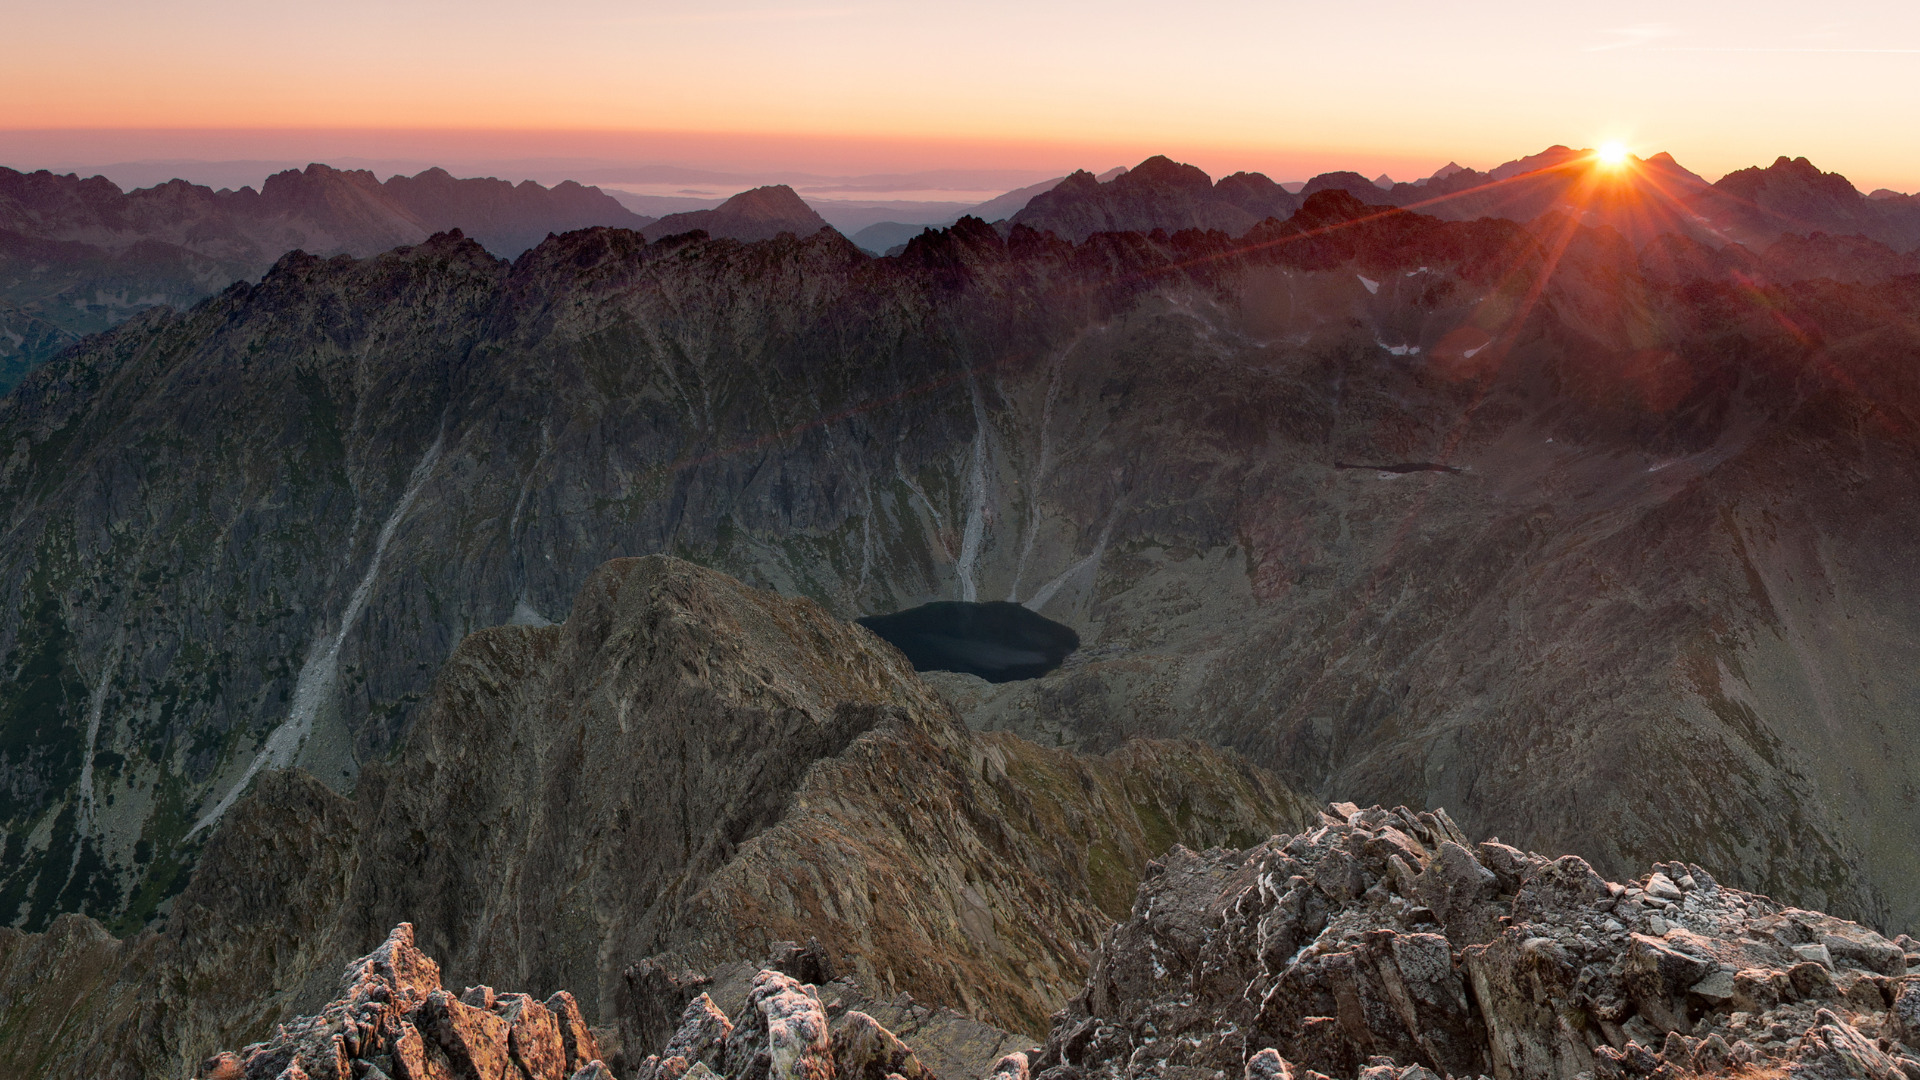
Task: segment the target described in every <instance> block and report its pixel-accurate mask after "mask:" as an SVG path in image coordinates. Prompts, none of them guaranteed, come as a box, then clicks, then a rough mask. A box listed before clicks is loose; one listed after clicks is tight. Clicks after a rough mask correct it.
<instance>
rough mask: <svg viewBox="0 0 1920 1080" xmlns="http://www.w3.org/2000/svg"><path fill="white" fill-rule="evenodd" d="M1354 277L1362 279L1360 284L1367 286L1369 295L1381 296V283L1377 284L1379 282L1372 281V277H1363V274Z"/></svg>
mask: <svg viewBox="0 0 1920 1080" xmlns="http://www.w3.org/2000/svg"><path fill="white" fill-rule="evenodd" d="M1353 276H1354V277H1357V278H1359V279H1360V284H1362V285H1365V286H1366V287H1367V292H1368V293H1370V294H1372V295H1374V296H1378V295H1380V283H1379V282H1377V281H1375V280H1373V279H1372V278H1370V277H1366V276H1364V275H1361V274H1355V275H1353Z"/></svg>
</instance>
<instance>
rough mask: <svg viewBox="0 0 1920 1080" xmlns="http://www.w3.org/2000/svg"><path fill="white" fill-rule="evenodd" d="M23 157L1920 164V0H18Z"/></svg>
mask: <svg viewBox="0 0 1920 1080" xmlns="http://www.w3.org/2000/svg"><path fill="white" fill-rule="evenodd" d="M0 25H5V26H7V27H8V34H7V36H8V38H9V39H10V40H11V42H12V46H11V47H10V48H9V49H8V50H7V53H8V55H7V62H6V64H5V65H4V67H0V164H7V165H11V166H14V167H42V166H46V165H54V164H61V165H77V164H84V163H104V162H113V161H133V160H176V159H202V160H224V159H233V158H282V157H285V158H288V159H309V160H328V159H329V158H345V157H361V158H381V159H386V158H407V159H410V160H411V159H419V160H436V161H447V162H456V161H493V162H499V161H512V160H518V159H529V160H530V159H582V160H585V159H592V160H599V161H623V162H661V163H674V164H684V165H694V166H700V167H707V168H720V169H726V168H733V169H768V168H771V169H801V170H807V171H812V172H819V173H830V174H858V173H867V172H884V171H911V170H917V169H936V168H979V169H1002V170H1009V171H1012V172H1016V173H1018V172H1028V173H1031V174H1033V175H1036V176H1039V175H1057V174H1058V173H1059V172H1062V171H1065V170H1068V169H1071V168H1076V167H1086V168H1090V169H1095V170H1099V169H1104V168H1107V167H1109V166H1112V165H1117V164H1132V163H1134V162H1137V161H1139V160H1140V159H1141V158H1143V157H1146V156H1147V155H1149V154H1153V153H1167V154H1169V155H1171V156H1173V157H1175V158H1177V159H1179V160H1184V161H1189V162H1192V163H1193V164H1196V165H1199V166H1200V167H1201V168H1203V169H1206V170H1207V171H1208V172H1210V173H1212V174H1214V175H1216V176H1219V175H1224V174H1226V173H1229V172H1232V171H1235V170H1238V169H1252V170H1259V171H1263V172H1267V173H1268V174H1269V175H1272V176H1274V178H1275V179H1304V178H1306V177H1308V176H1311V175H1313V174H1315V173H1317V172H1321V171H1325V170H1328V169H1334V168H1351V169H1356V170H1358V171H1361V172H1364V173H1366V174H1367V175H1369V176H1372V175H1377V174H1378V173H1381V172H1386V173H1389V174H1390V175H1393V176H1394V177H1395V178H1396V179H1412V178H1414V177H1417V176H1423V175H1426V174H1428V173H1431V172H1432V171H1433V170H1434V169H1435V168H1437V167H1439V166H1440V165H1443V164H1445V163H1446V162H1447V161H1449V160H1454V161H1458V162H1460V163H1461V164H1464V165H1469V166H1474V167H1478V168H1483V169H1484V168H1489V167H1491V166H1493V165H1496V164H1498V163H1500V162H1502V161H1506V160H1510V159H1512V158H1516V157H1521V156H1524V155H1526V154H1530V153H1534V152H1537V151H1539V150H1541V149H1543V148H1545V147H1546V146H1549V145H1552V144H1554V143H1564V144H1567V145H1572V146H1594V145H1598V144H1600V143H1602V142H1606V141H1612V140H1617V141H1621V142H1624V143H1625V144H1627V145H1628V146H1629V147H1631V148H1632V149H1633V150H1634V151H1635V152H1637V153H1640V154H1642V155H1643V156H1644V155H1649V154H1652V153H1655V152H1658V151H1663V150H1664V151H1668V152H1671V153H1672V154H1674V156H1675V157H1677V158H1678V159H1679V160H1680V161H1681V163H1682V164H1684V165H1686V166H1687V167H1689V168H1691V169H1693V170H1694V171H1696V172H1699V173H1701V174H1703V175H1706V176H1708V177H1709V178H1710V179H1711V178H1715V177H1718V176H1720V175H1722V174H1724V173H1725V172H1727V171H1730V170H1732V169H1736V168H1741V167H1744V166H1747V165H1754V164H1760V165H1764V164H1767V163H1769V162H1771V161H1772V160H1773V159H1774V158H1775V157H1777V156H1779V155H1781V154H1786V155H1789V156H1801V155H1804V156H1806V157H1809V158H1811V159H1812V160H1813V161H1814V162H1815V163H1816V164H1818V165H1819V166H1821V167H1822V168H1824V169H1827V170H1830V171H1838V172H1842V173H1845V174H1846V175H1847V176H1848V177H1849V179H1852V180H1853V181H1854V182H1855V184H1856V186H1858V187H1860V188H1861V190H1863V191H1866V190H1871V189H1873V188H1876V187H1883V186H1884V187H1891V188H1893V189H1895V190H1898V191H1903V192H1912V191H1915V190H1920V138H1916V137H1915V134H1914V133H1915V130H1916V128H1917V127H1920V125H1917V124H1916V117H1920V4H1916V3H1913V2H1912V0H1830V2H1828V3H1826V4H1822V5H1811V4H1806V3H1804V2H1796V3H1783V2H1777V0H1738V2H1733V0H1665V2H1659V3H1650V2H1640V0H1627V2H1614V3H1606V4H1598V3H1595V4H1568V3H1542V2H1541V0H1524V2H1521V0H1482V2H1468V3H1434V2H1433V0H1372V2H1370V3H1367V4H1336V3H1328V2H1326V0H1314V2H1311V3H1300V2H1295V0H1264V2H1252V0H1214V2H1206V0H1189V2H1188V3H1184V4H1171V3H1167V2H1165V0H1156V2H1152V3H1148V2H1140V0H989V2H974V3H957V2H944V3H921V2H914V3H905V2H861V0H851V2H844V3H842V2H837V0H713V2H708V3H700V4H693V3H684V2H683V3H674V4H667V3H657V2H645V0H642V2H624V3H616V2H610V0H558V2H553V3H548V4H543V5H529V4H526V3H524V2H522V0H516V2H514V3H505V2H499V0H458V2H451V0H378V2H373V0H332V2H330V3H327V4H300V5H295V4H287V3H281V2H274V0H245V2H238V0H176V2H175V3H172V4H165V5H162V4H154V3H152V2H151V0H141V2H138V3H135V2H130V0H91V2H90V3H88V4H86V5H70V4H50V3H46V2H44V0H33V2H30V3H29V2H26V0H0Z"/></svg>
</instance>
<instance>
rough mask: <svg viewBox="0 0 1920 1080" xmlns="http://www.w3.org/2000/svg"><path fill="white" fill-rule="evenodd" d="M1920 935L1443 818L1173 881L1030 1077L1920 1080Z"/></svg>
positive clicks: (1404, 820)
mask: <svg viewBox="0 0 1920 1080" xmlns="http://www.w3.org/2000/svg"><path fill="white" fill-rule="evenodd" d="M1913 947H1914V943H1913V942H1912V940H1911V939H1907V938H1901V939H1899V940H1898V941H1889V940H1887V939H1886V938H1884V937H1882V936H1880V935H1879V934H1876V933H1874V932H1873V931H1872V930H1869V929H1867V928H1866V927H1863V926H1860V925H1858V924H1856V923H1851V922H1847V921H1845V920H1842V919H1837V918H1834V917H1832V916H1829V915H1825V914H1822V913H1820V912H1814V911H1804V910H1800V909H1797V908H1792V907H1787V906H1784V905H1781V904H1778V903H1776V902H1774V901H1772V900H1770V899H1769V898H1767V897H1765V896H1760V895H1756V894H1753V893H1748V892H1742V891H1740V890H1738V889H1732V888H1728V887H1725V886H1722V885H1720V884H1719V883H1718V882H1716V881H1715V880H1714V879H1713V877H1712V876H1711V875H1710V874H1709V873H1708V872H1707V871H1706V870H1704V869H1703V868H1701V867H1699V866H1694V865H1688V864H1682V863H1670V864H1659V865H1656V866H1655V867H1654V868H1653V871H1652V872H1651V873H1649V874H1648V875H1646V876H1645V877H1643V878H1640V879H1637V880H1635V881H1631V882H1627V883H1625V884H1620V883H1614V882H1609V881H1605V880H1603V879H1602V878H1601V877H1600V876H1599V875H1598V874H1596V873H1594V871H1593V869H1592V868H1591V867H1590V866H1588V865H1587V863H1586V862H1585V861H1584V860H1582V859H1579V858H1576V857H1573V856H1566V857H1562V858H1559V859H1553V860H1549V859H1546V858H1543V857H1541V856H1538V855H1533V854H1530V853H1526V852H1520V851H1517V850H1515V849H1514V848H1511V847H1508V846H1506V845H1504V844H1500V843H1498V842H1488V843H1482V844H1478V845H1474V846H1472V847H1469V845H1468V840H1467V838H1466V837H1465V836H1464V835H1463V834H1462V833H1461V832H1460V830H1459V829H1458V828H1457V827H1456V826H1455V825H1454V824H1453V823H1452V821H1451V820H1450V819H1449V818H1448V817H1447V815H1446V814H1445V813H1444V812H1434V813H1413V812H1410V811H1408V810H1406V809H1404V808H1401V809H1395V810H1391V811H1389V810H1383V809H1381V808H1379V807H1374V808H1372V809H1368V810H1360V809H1358V808H1356V807H1354V806H1353V805H1352V804H1346V803H1341V804H1335V805H1334V806H1333V807H1332V808H1331V812H1330V813H1327V814H1325V815H1323V818H1322V824H1321V825H1320V826H1319V827H1318V828H1316V829H1314V830H1312V831H1311V832H1307V833H1302V834H1299V835H1295V836H1276V837H1274V838H1273V839H1271V840H1269V841H1267V842H1266V843H1264V844H1261V845H1259V846H1257V847H1254V848H1251V849H1247V850H1241V851H1228V850H1215V851H1208V852H1204V853H1201V852H1194V851H1189V850H1184V849H1182V850H1177V851H1175V852H1174V853H1173V854H1171V855H1169V856H1168V857H1167V858H1166V859H1164V860H1161V861H1159V862H1157V863H1155V864H1154V867H1153V868H1152V870H1151V871H1150V873H1149V877H1148V879H1147V880H1146V882H1145V883H1144V884H1142V886H1141V888H1140V892H1139V895H1138V898H1137V899H1136V901H1135V904H1134V912H1133V916H1132V918H1130V919H1129V920H1128V921H1127V922H1125V923H1124V924H1122V925H1120V926H1118V927H1116V928H1115V929H1114V930H1113V932H1112V933H1111V934H1109V935H1108V937H1107V939H1106V941H1105V942H1104V944H1103V945H1102V947H1101V950H1100V953H1099V955H1098V957H1097V958H1096V960H1095V962H1094V967H1093V971H1092V973H1091V974H1090V975H1089V976H1088V981H1087V986H1086V989H1085V990H1084V991H1083V993H1082V994H1081V995H1080V996H1079V997H1077V998H1075V999H1074V1001H1073V1003H1072V1005H1071V1006H1070V1007H1069V1008H1068V1009H1067V1010H1065V1011H1063V1012H1062V1013H1061V1014H1060V1015H1058V1016H1057V1017H1056V1018H1055V1025H1054V1029H1053V1032H1052V1034H1051V1035H1050V1036H1049V1038H1048V1042H1047V1045H1046V1048H1045V1050H1044V1051H1043V1052H1042V1053H1041V1055H1040V1056H1039V1059H1038V1060H1037V1061H1036V1062H1034V1069H1035V1071H1036V1073H1037V1074H1038V1075H1041V1076H1045V1077H1050V1078H1051V1080H1069V1078H1074V1080H1077V1078H1082V1077H1108V1078H1111V1077H1122V1076H1124V1077H1128V1078H1131V1080H1137V1078H1140V1077H1147V1076H1166V1077H1184V1078H1193V1080H1198V1078H1201V1077H1207V1076H1216V1077H1217V1076H1240V1075H1242V1074H1243V1073H1244V1075H1245V1076H1247V1077H1248V1078H1250V1080H1251V1078H1254V1077H1271V1076H1300V1075H1302V1074H1303V1073H1304V1074H1305V1075H1306V1076H1309V1077H1313V1076H1320V1075H1325V1076H1332V1077H1362V1078H1365V1080H1389V1078H1399V1080H1411V1078H1418V1077H1426V1076H1432V1075H1435V1074H1439V1075H1445V1076H1471V1075H1477V1074H1488V1075H1492V1076H1495V1077H1498V1078H1500V1080H1575V1078H1576V1077H1579V1078H1582V1080H1593V1078H1599V1080H1633V1078H1638V1077H1660V1078H1668V1077H1677V1076H1679V1075H1681V1074H1684V1073H1702V1074H1721V1073H1726V1072H1729V1071H1732V1070H1736V1069H1741V1068H1749V1069H1777V1070H1781V1071H1784V1072H1785V1073H1786V1074H1788V1075H1791V1076H1795V1077H1807V1078H1813V1077H1820V1078H1827V1077H1831V1078H1833V1080H1840V1078H1842V1077H1846V1078H1852V1080H1900V1078H1902V1077H1920V1045H1916V1042H1915V1038H1916V1035H1920V1032H1916V1030H1915V1026H1914V1016H1915V1014H1916V1013H1920V975H1908V974H1907V972H1908V969H1909V965H1915V966H1920V954H1914V952H1913Z"/></svg>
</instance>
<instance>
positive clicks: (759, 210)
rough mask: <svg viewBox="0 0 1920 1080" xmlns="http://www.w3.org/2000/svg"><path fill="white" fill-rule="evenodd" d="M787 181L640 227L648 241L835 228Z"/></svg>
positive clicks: (755, 237) (743, 237) (757, 236)
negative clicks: (703, 234) (687, 235)
mask: <svg viewBox="0 0 1920 1080" xmlns="http://www.w3.org/2000/svg"><path fill="white" fill-rule="evenodd" d="M831 227H832V226H830V225H828V224H827V221H826V219H825V218H823V217H821V216H820V215H819V214H816V213H814V210H813V207H811V206H808V205H807V204H806V201H805V200H803V199H801V198H800V196H799V195H797V194H795V193H794V190H793V189H792V188H790V187H788V186H787V185H785V184H772V185H769V186H767V187H758V188H754V189H753V190H752V191H743V192H741V193H740V194H738V195H735V196H734V197H733V198H731V199H728V200H727V201H726V202H723V203H721V204H720V205H719V206H716V207H714V208H713V209H711V210H694V211H690V212H688V213H685V214H668V215H667V216H666V217H663V218H661V219H660V220H658V221H656V222H654V223H653V224H651V225H648V226H646V227H645V228H643V229H641V230H640V233H641V235H643V236H645V237H646V238H647V239H648V240H658V239H660V238H661V237H663V236H675V235H678V234H680V233H690V232H693V231H694V230H695V229H702V230H705V231H706V233H707V235H709V236H715V237H726V238H728V239H732V240H745V241H753V240H771V239H773V238H774V237H776V236H779V235H780V234H781V233H792V234H794V235H795V236H812V235H813V234H814V233H817V232H819V231H820V230H821V229H826V228H831Z"/></svg>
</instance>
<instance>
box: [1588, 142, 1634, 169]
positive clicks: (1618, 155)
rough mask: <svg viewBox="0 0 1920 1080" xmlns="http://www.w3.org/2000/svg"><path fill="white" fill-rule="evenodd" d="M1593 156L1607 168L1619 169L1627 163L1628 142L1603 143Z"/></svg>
mask: <svg viewBox="0 0 1920 1080" xmlns="http://www.w3.org/2000/svg"><path fill="white" fill-rule="evenodd" d="M1593 157H1594V160H1596V161H1598V162H1599V163H1600V164H1602V165H1605V166H1606V167H1607V168H1609V169H1617V168H1619V167H1620V166H1622V165H1625V164H1626V163H1627V147H1626V144H1624V143H1617V142H1605V143H1601V144H1600V149H1598V150H1596V151H1594V154H1593Z"/></svg>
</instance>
